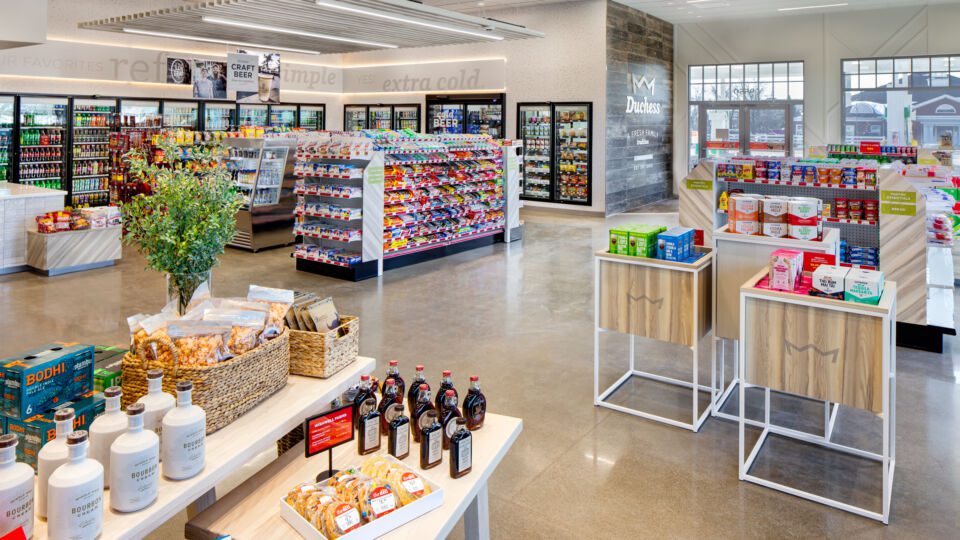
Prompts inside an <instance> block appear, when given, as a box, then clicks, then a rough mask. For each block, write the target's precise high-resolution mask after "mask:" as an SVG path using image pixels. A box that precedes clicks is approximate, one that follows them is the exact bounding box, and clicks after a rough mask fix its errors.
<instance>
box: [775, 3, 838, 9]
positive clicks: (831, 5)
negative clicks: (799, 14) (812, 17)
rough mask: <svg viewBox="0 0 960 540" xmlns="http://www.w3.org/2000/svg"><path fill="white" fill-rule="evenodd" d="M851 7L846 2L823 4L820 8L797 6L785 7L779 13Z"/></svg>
mask: <svg viewBox="0 0 960 540" xmlns="http://www.w3.org/2000/svg"><path fill="white" fill-rule="evenodd" d="M846 5H849V4H847V3H846V2H844V3H842V4H821V5H819V6H797V7H785V8H780V9H778V10H777V11H799V10H801V9H819V8H832V7H843V6H846Z"/></svg>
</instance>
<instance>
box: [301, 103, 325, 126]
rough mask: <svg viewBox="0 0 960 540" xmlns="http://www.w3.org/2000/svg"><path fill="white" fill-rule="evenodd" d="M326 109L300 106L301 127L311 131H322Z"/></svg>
mask: <svg viewBox="0 0 960 540" xmlns="http://www.w3.org/2000/svg"><path fill="white" fill-rule="evenodd" d="M323 116H324V108H323V107H317V106H313V105H301V106H300V127H302V128H304V129H310V130H314V131H316V130H320V129H323V127H324V125H325V123H324V118H323Z"/></svg>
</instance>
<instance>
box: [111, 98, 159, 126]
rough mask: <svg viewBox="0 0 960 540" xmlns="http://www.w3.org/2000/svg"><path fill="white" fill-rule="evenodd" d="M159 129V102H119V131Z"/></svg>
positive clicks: (124, 100)
mask: <svg viewBox="0 0 960 540" xmlns="http://www.w3.org/2000/svg"><path fill="white" fill-rule="evenodd" d="M159 127H160V102H159V101H145V100H137V99H132V100H126V99H123V100H120V129H121V130H124V129H126V130H130V129H150V128H159Z"/></svg>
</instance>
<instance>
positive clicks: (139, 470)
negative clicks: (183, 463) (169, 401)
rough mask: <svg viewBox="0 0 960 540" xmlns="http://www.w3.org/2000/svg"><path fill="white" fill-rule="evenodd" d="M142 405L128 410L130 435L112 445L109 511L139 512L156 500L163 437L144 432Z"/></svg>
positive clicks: (133, 405) (120, 438) (128, 431)
mask: <svg viewBox="0 0 960 540" xmlns="http://www.w3.org/2000/svg"><path fill="white" fill-rule="evenodd" d="M145 408H146V407H145V406H144V404H143V403H134V404H132V405H130V406H128V407H127V422H128V424H127V432H126V433H124V434H123V435H121V436H119V437H117V440H115V441H113V444H112V445H111V446H110V508H113V509H114V510H116V511H117V512H136V511H137V510H141V509H143V508H146V507H147V506H149V505H150V503H152V502H153V501H155V500H156V499H157V493H158V491H159V489H160V438H159V437H157V434H156V433H154V432H152V431H150V430H147V429H144V426H143V420H144V409H145Z"/></svg>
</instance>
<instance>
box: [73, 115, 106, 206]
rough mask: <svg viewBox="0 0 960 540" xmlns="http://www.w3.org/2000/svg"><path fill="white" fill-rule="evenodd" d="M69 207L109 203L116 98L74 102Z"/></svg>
mask: <svg viewBox="0 0 960 540" xmlns="http://www.w3.org/2000/svg"><path fill="white" fill-rule="evenodd" d="M72 115H73V131H72V135H73V139H72V141H71V148H70V203H69V204H70V205H71V206H74V207H76V206H104V205H107V204H109V203H110V168H111V167H110V161H111V160H110V138H111V133H113V132H114V130H115V129H116V122H117V118H118V117H117V100H116V99H84V98H74V100H73V111H72Z"/></svg>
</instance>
